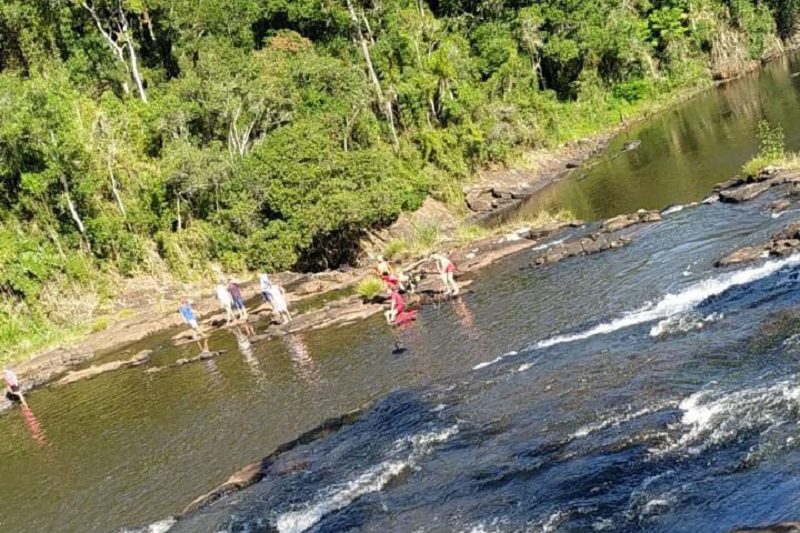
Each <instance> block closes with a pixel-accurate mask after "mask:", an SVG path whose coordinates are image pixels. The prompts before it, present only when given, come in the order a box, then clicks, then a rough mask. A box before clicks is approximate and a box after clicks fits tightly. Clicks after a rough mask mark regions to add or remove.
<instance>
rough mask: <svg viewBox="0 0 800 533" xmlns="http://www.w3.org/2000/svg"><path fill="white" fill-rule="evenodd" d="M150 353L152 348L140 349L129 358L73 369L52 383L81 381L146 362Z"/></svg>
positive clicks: (65, 383) (67, 383)
mask: <svg viewBox="0 0 800 533" xmlns="http://www.w3.org/2000/svg"><path fill="white" fill-rule="evenodd" d="M152 353H153V350H142V351H141V352H139V353H137V354H136V355H134V356H133V357H131V358H130V359H125V360H123V361H111V362H110V363H105V364H102V365H92V366H90V367H88V368H84V369H82V370H73V371H70V372H67V374H66V375H65V376H64V377H62V378H61V379H59V380H58V381H56V382H55V383H54V385H55V386H60V385H69V384H71V383H76V382H78V381H83V380H84V379H90V378H93V377H95V376H99V375H100V374H105V373H107V372H113V371H115V370H120V369H123V368H130V367H134V366H140V365H143V364H145V363H147V362H148V361H149V360H150V354H152Z"/></svg>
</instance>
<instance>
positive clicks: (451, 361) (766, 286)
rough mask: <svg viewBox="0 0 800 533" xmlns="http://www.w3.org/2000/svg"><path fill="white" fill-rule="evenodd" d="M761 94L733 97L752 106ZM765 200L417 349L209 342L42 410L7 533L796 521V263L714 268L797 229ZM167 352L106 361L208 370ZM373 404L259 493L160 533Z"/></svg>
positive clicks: (694, 217) (462, 317) (596, 267)
mask: <svg viewBox="0 0 800 533" xmlns="http://www.w3.org/2000/svg"><path fill="white" fill-rule="evenodd" d="M776 69H778V67H773V70H770V71H769V72H768V73H767V74H766V76H767V77H769V78H774V79H775V80H776V81H775V82H774V83H779V81H780V76H778V73H779V71H778V70H776ZM789 70H790V69H789V68H786V69H784V71H783V77H784V78H785V79H784V80H783V82H782V83H784V82H785V83H788V84H792V83H794V82H793V81H789V80H791V79H790V78H789V76H788V72H789ZM753 83H761V81H759V80H757V79H748V80H745V81H743V82H741V83H740V84H733V85H730V86H729V87H728V88H726V89H725V91H727V93H720V94H722V95H724V94H728V95H730V93H731V92H733V91H735V90H737V89H736V88H737V87H741V90H742V91H743V92H744V93H745V94H747V95H749V96H742V97H741V98H740V99H739V100H738V101H741V102H742V105H744V103H746V102H747V101H748V98H750V99H753V100H759V98H760V96H759V94H758V93H756V94H753V93H752V91H754V90H755V89H753V88H752V87H753V85H752V84H753ZM778 96H781V98H785V99H787V100H790V101H793V99H794V98H796V96H795V95H794V93H793V92H791V91H789V92H788V93H786V92H784V93H781V95H777V96H775V100H776V102H775V105H776V106H777V107H776V111H775V113H776V114H777V115H779V116H781V117H783V115H782V114H781V112H780V111H778V109H781V108H782V107H781V106H784V105H785V103H781V102H780V101H779V100H780V98H778ZM720 98H723V96H720ZM761 101H762V102H763V99H762V100H761ZM692 105H695V102H692V103H690V104H689V106H692ZM753 105H755V104H753ZM792 112H796V110H794V111H792ZM786 113H787V115H786V116H790V115H789V114H788V113H789V111H786ZM751 114H752V115H753V116H756V115H757V113H751ZM658 120H662V118H659V119H658ZM797 124H800V122H798V123H797ZM785 126H786V129H787V131H791V130H790V128H789V125H788V124H785ZM705 135H706V134H705V133H703V134H702V135H700V134H699V133H698V136H699V137H703V136H705ZM708 135H713V132H711V133H708ZM789 137H790V138H791V134H790V135H789ZM704 142H705V141H704ZM719 142H723V143H724V142H728V140H727V138H722V140H720V141H719ZM645 148H646V142H643V145H642V148H641V149H640V150H644V149H645ZM647 153H651V152H646V151H641V152H640V154H642V155H644V154H647ZM709 153H711V154H714V153H717V152H709ZM626 157H633V156H632V155H631V156H626ZM652 157H653V158H658V157H661V158H670V157H673V156H672V155H671V154H670V153H669V152H667V150H662V151H661V153H657V152H652ZM674 157H678V156H677V155H675V156H674ZM742 157H746V155H744V156H742ZM615 161H617V160H615ZM726 161H727V159H726ZM662 164H663V165H664V167H665V168H666V167H667V166H668V165H667V164H666V163H662ZM726 164H728V163H727V162H726ZM687 165H688V163H687ZM709 166H713V165H711V163H708V164H707V165H706V167H703V168H708V167H709ZM728 174H730V173H728ZM725 177H729V176H728V175H726V176H722V177H721V178H725ZM721 178H720V179H721ZM620 179H626V180H629V181H630V179H631V178H629V177H627V174H626V175H625V176H620ZM657 179H660V177H659V176H656V175H654V176H652V180H657ZM696 179H697V180H698V181H699V180H705V179H707V178H706V176H705V174H704V173H703V172H702V171H700V172H698V174H697V175H696ZM707 189H708V186H707V185H706V186H705V190H704V191H703V192H702V193H700V192H699V191H700V189H699V187H698V189H697V190H698V193H697V194H696V195H695V196H697V197H700V196H704V195H705V194H706V193H707V192H708V190H707ZM642 190H650V189H648V188H647V186H645V185H642ZM654 194H661V193H654ZM774 194H775V193H774V192H773V193H770V194H768V195H767V196H766V197H764V198H762V199H759V200H757V201H754V202H752V203H750V204H745V205H737V206H730V205H723V204H710V205H700V206H697V207H693V208H687V209H684V210H680V211H675V212H672V213H671V214H669V215H667V216H666V217H665V220H664V221H663V222H661V223H657V224H653V225H649V226H644V227H641V228H639V229H637V230H636V235H635V237H636V238H635V241H634V243H633V244H631V245H630V246H629V247H627V248H624V249H622V250H618V251H614V252H608V253H604V254H599V255H596V256H591V257H586V258H578V259H574V260H568V261H565V262H563V263H561V264H558V265H554V266H552V267H546V268H529V267H528V266H527V265H528V264H529V262H530V261H531V259H532V257H534V256H535V254H539V253H542V251H541V250H539V251H530V252H529V253H525V254H521V255H519V256H517V257H514V258H511V259H509V260H507V261H504V262H502V263H500V264H497V265H495V266H493V267H490V268H488V269H486V270H484V271H482V272H481V275H480V278H479V279H478V280H476V282H475V283H474V284H473V285H472V286H471V289H473V292H472V293H470V294H468V295H466V296H465V297H464V298H463V300H461V301H460V302H455V303H448V304H445V305H441V306H439V307H429V308H426V309H425V310H424V311H423V312H422V313H421V316H420V320H419V321H418V322H417V323H415V324H414V325H413V326H412V327H410V328H409V329H406V330H403V331H392V330H390V329H389V328H387V327H386V326H385V325H384V324H383V323H382V318H381V317H375V318H374V319H372V320H368V321H365V322H363V323H359V324H355V325H352V326H348V327H343V328H337V329H331V330H324V331H315V332H310V333H306V334H301V335H294V336H290V337H287V338H284V339H280V340H275V341H269V342H264V343H255V344H252V345H250V344H249V343H248V342H247V341H246V340H244V339H243V337H241V336H237V334H236V332H218V333H215V334H214V335H213V337H212V339H211V347H212V348H214V349H222V350H226V352H225V353H224V354H223V355H221V356H220V357H218V358H216V359H214V360H211V361H206V362H204V363H197V364H191V365H186V366H182V367H178V368H173V369H170V370H168V371H165V372H162V373H157V374H146V373H145V372H144V369H143V368H133V369H127V370H123V371H119V372H115V373H111V374H107V375H103V376H99V377H97V378H96V379H93V380H89V381H84V382H79V383H77V384H74V385H71V386H66V387H63V388H48V389H44V390H40V391H35V392H34V393H32V394H31V395H30V404H31V407H32V412H30V413H23V412H20V411H19V410H13V411H10V412H8V413H6V414H4V415H0V434H2V435H3V439H2V440H0V528H2V530H7V529H8V530H13V531H17V532H22V533H24V532H41V531H48V532H49V531H66V532H85V531H115V530H119V528H121V527H125V526H131V527H132V526H136V525H142V524H153V525H152V526H151V527H150V531H160V530H164V529H165V528H168V527H170V526H171V527H172V530H171V531H172V532H181V531H191V532H204V531H265V530H267V531H269V530H278V531H281V532H293V531H303V530H306V529H308V530H311V531H341V530H361V531H475V532H478V531H487V532H488V531H520V530H523V531H591V530H601V531H602V530H607V531H665V532H666V531H670V532H671V531H704V532H705V531H709V532H715V531H719V532H723V531H727V530H729V529H730V528H732V527H734V526H737V525H743V524H746V523H761V522H769V521H776V520H780V519H790V518H794V519H798V518H800V512H798V509H800V497H799V496H798V494H800V476H798V475H797V474H798V472H800V439H798V437H800V385H798V376H797V374H796V373H797V364H796V361H797V357H798V355H800V314H797V313H796V312H795V309H797V307H798V303H799V302H800V283H799V282H798V277H799V276H800V259H788V260H783V261H776V260H769V261H766V260H765V261H762V262H761V263H758V264H755V265H750V266H746V267H739V268H736V269H729V270H719V269H715V268H713V267H712V264H713V262H714V261H715V260H716V259H718V258H719V257H720V256H722V255H724V254H725V253H727V252H729V251H731V250H733V249H735V248H738V247H740V246H743V245H748V244H754V243H757V242H759V241H760V240H762V239H764V238H766V237H767V236H768V235H770V234H771V233H772V232H774V231H775V230H776V229H778V228H780V227H783V226H784V225H785V224H787V223H788V222H790V221H792V220H797V219H798V218H800V213H798V212H790V213H788V214H786V215H785V216H783V217H781V218H779V219H776V218H773V217H771V216H770V215H769V213H768V212H767V210H766V205H767V204H768V203H769V202H770V201H771V200H772V199H773V197H774ZM695 196H692V197H691V198H688V199H694V198H695ZM646 198H647V196H646V195H645V194H644V193H643V195H642V200H643V201H642V205H643V206H645V207H652V205H648V204H647V203H646V202H645V201H644V200H645V199H646ZM673 200H674V199H673V197H671V196H668V197H666V198H665V199H664V201H663V202H660V203H661V204H662V206H663V205H665V204H667V203H671V202H672V201H673ZM589 229H591V228H589ZM589 229H587V230H585V231H588V230H589ZM172 333H174V332H166V333H164V334H163V335H160V336H158V337H155V338H153V339H149V340H148V341H147V342H145V343H140V344H139V345H137V346H132V347H131V348H130V349H129V350H126V352H125V353H118V354H112V355H111V357H128V356H129V354H130V353H131V352H134V351H136V350H138V349H141V348H143V347H155V349H156V351H155V353H154V354H153V361H152V363H151V364H158V365H162V364H165V363H168V362H171V361H174V360H176V359H178V358H180V357H185V356H187V355H193V354H194V353H193V351H194V350H196V348H195V347H193V346H186V347H182V348H178V349H176V348H172V347H170V346H169V344H168V343H167V340H168V339H169V336H170V335H171V334H172ZM396 336H399V337H400V338H401V339H402V341H403V343H404V344H405V346H406V347H407V348H408V350H407V351H406V352H405V353H401V354H394V353H392V348H393V347H394V342H395V340H396ZM367 404H369V405H371V407H368V408H367V410H366V411H365V413H364V414H363V415H362V416H361V417H359V418H358V419H357V420H356V421H355V422H354V423H353V424H352V425H350V426H346V427H344V428H342V429H341V430H339V431H337V432H336V433H334V434H333V435H330V436H329V437H327V438H324V439H321V440H318V441H315V442H311V443H307V444H304V445H301V446H298V447H296V448H294V449H292V450H290V451H289V452H287V453H285V454H283V455H281V456H280V457H279V458H278V459H277V460H276V461H275V463H274V464H272V465H271V466H270V467H269V470H268V475H267V476H266V479H265V480H264V481H262V482H261V483H258V484H257V485H254V486H253V487H251V488H249V489H246V490H244V491H242V492H240V493H237V494H235V495H233V496H230V497H226V498H224V499H223V500H221V501H219V502H218V503H217V504H216V505H215V506H213V507H212V508H210V509H209V510H208V511H205V512H202V513H199V514H197V515H195V516H192V517H190V518H189V519H188V520H186V521H181V522H178V523H177V524H174V525H173V524H171V522H170V521H169V520H168V517H170V516H171V515H175V514H177V513H179V512H180V510H181V509H182V508H183V507H184V506H185V505H187V504H188V503H189V502H191V501H192V500H193V499H194V498H195V497H196V496H198V495H200V494H203V493H205V492H207V491H209V490H210V489H212V488H213V487H214V486H216V485H218V484H220V483H221V482H223V481H224V480H225V479H227V477H228V476H229V475H230V474H231V473H233V472H234V471H236V470H238V469H239V468H240V467H241V466H243V465H245V464H248V463H250V462H253V461H256V460H259V459H260V458H262V457H264V456H266V455H267V454H269V453H270V452H271V451H272V450H273V449H275V448H276V447H277V446H278V445H280V444H281V443H283V442H287V441H289V440H291V439H293V438H295V437H296V436H297V435H298V434H300V433H302V432H304V431H306V430H308V429H311V428H313V427H315V426H316V425H318V424H319V423H320V422H322V421H323V420H324V419H326V418H329V417H333V416H336V415H340V414H342V413H345V412H347V411H350V410H352V409H355V408H358V407H362V406H364V405H367Z"/></svg>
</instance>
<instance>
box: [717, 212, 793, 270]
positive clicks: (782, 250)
mask: <svg viewBox="0 0 800 533" xmlns="http://www.w3.org/2000/svg"><path fill="white" fill-rule="evenodd" d="M798 251H800V222H792V223H791V224H789V225H788V226H786V228H784V229H782V230H781V231H779V232H778V233H776V234H774V235H773V236H772V237H770V239H769V240H768V241H767V242H766V243H764V244H762V245H759V246H745V247H744V248H739V249H738V250H736V251H734V252H732V253H730V254H728V255H726V256H725V257H723V258H722V259H720V260H719V261H717V262H716V263H714V266H716V267H726V266H731V265H739V264H742V263H751V262H753V261H757V260H758V259H762V258H765V257H788V256H790V255H792V254H794V253H796V252H798Z"/></svg>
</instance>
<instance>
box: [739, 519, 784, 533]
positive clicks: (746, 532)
mask: <svg viewBox="0 0 800 533" xmlns="http://www.w3.org/2000/svg"><path fill="white" fill-rule="evenodd" d="M731 533H800V522H782V523H780V524H772V525H769V526H761V527H745V528H743V529H735V530H733V531H732V532H731Z"/></svg>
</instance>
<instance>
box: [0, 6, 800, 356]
mask: <svg viewBox="0 0 800 533" xmlns="http://www.w3.org/2000/svg"><path fill="white" fill-rule="evenodd" d="M798 10H800V0H766V1H763V0H725V1H722V0H592V1H589V0H542V1H531V0H465V1H457V0H431V1H423V0H372V1H369V0H199V1H196V0H0V102H2V104H1V105H2V110H3V117H2V121H0V358H2V357H3V356H8V354H10V353H11V352H13V351H15V350H18V349H25V348H26V347H29V345H30V344H31V343H32V342H36V341H35V340H34V339H38V338H47V337H48V335H49V336H52V335H53V332H58V331H60V328H66V327H73V326H76V325H77V324H78V323H80V322H81V321H85V320H86V318H87V317H91V316H92V315H93V314H94V313H96V312H97V311H98V309H102V307H103V305H104V302H105V301H108V300H109V299H110V298H112V297H113V295H114V292H115V280H118V279H120V277H126V276H127V277H130V276H136V275H143V274H152V275H158V276H168V277H171V278H174V279H179V280H181V279H197V278H199V277H202V276H204V275H206V274H207V273H208V271H209V268H210V265H219V266H220V267H221V268H222V269H225V270H227V271H246V270H255V269H265V270H268V271H277V270H283V269H290V268H291V269H299V270H306V271H309V270H318V269H325V268H334V267H338V266H341V265H343V264H347V263H351V262H353V261H354V259H355V257H356V255H357V253H358V242H359V240H360V239H361V238H362V237H363V236H364V235H365V234H367V232H369V231H370V230H372V229H374V228H378V227H382V226H385V225H387V224H389V223H391V222H392V221H393V220H395V219H396V218H397V217H398V215H399V214H400V213H402V212H403V211H408V210H414V209H415V208H417V207H418V206H419V205H420V204H421V203H422V201H423V200H424V199H425V198H426V197H427V196H429V195H432V196H434V197H436V198H438V199H440V200H443V201H445V202H447V203H448V204H450V205H452V206H454V209H458V208H459V206H460V205H463V193H462V187H463V185H464V183H465V182H466V180H468V179H469V177H470V176H471V175H472V174H473V173H474V172H475V171H476V170H479V169H481V168H483V167H484V166H485V165H487V164H491V163H508V162H511V161H513V160H514V158H515V157H517V156H518V155H519V154H521V153H523V152H524V151H526V150H530V149H539V148H544V149H547V148H555V147H557V146H559V145H560V144H561V143H563V142H565V141H568V140H575V139H580V138H584V137H586V136H589V135H592V134H593V133H596V132H599V131H602V130H603V129H604V128H607V127H609V126H610V125H612V124H614V123H615V122H617V121H618V120H619V117H621V116H623V115H628V114H631V113H635V112H636V109H637V108H638V106H640V105H642V104H643V103H646V102H652V101H657V100H659V99H664V98H667V97H669V95H672V94H674V93H676V92H678V91H681V90H684V89H687V88H691V87H697V86H704V85H709V84H710V83H711V82H712V80H713V79H715V78H722V77H726V76H727V75H729V74H730V72H731V71H734V72H735V71H736V69H737V68H739V65H744V64H748V62H752V61H757V60H760V59H764V58H767V57H770V56H773V55H776V54H780V53H782V52H783V51H784V50H785V49H786V48H788V47H789V46H790V45H791V42H792V38H793V36H794V34H795V21H796V19H797V12H798ZM731 65H732V66H731ZM726 73H727V74H726ZM74 302H82V304H81V305H77V304H76V305H73V303H74Z"/></svg>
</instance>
